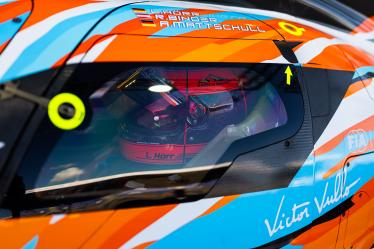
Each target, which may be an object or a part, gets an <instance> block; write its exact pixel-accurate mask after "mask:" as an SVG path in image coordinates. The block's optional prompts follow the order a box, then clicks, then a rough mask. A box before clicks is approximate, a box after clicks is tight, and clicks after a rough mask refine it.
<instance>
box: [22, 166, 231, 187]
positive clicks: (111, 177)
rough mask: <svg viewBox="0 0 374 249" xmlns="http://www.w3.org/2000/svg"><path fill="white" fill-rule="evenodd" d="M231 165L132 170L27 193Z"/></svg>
mask: <svg viewBox="0 0 374 249" xmlns="http://www.w3.org/2000/svg"><path fill="white" fill-rule="evenodd" d="M229 165H230V163H223V164H215V165H210V166H203V167H190V168H184V169H174V170H154V171H138V172H131V173H123V174H118V175H111V176H104V177H98V178H93V179H88V180H82V181H76V182H70V183H64V184H58V185H54V186H48V187H41V188H35V189H29V190H26V194H30V193H37V192H43V191H48V190H56V189H61V188H69V187H75V186H81V185H85V184H90V183H96V182H101V181H107V180H113V179H118V178H122V177H128V176H139V175H141V176H146V175H161V174H180V173H189V172H197V171H206V170H212V169H218V168H224V167H228V166H229Z"/></svg>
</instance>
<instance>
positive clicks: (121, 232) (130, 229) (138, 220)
mask: <svg viewBox="0 0 374 249" xmlns="http://www.w3.org/2000/svg"><path fill="white" fill-rule="evenodd" d="M176 206H177V205H166V206H157V207H151V208H145V209H144V210H145V211H144V212H142V213H140V214H137V215H136V216H134V217H133V218H131V219H130V220H129V219H128V211H127V210H123V211H122V210H121V211H117V212H118V215H116V219H121V216H122V217H123V218H122V219H125V220H127V222H125V223H124V224H123V225H122V226H121V227H120V228H119V229H118V230H117V231H115V232H113V234H112V235H111V236H109V238H108V239H107V240H106V241H105V242H104V243H103V244H102V246H101V248H106V249H109V248H118V247H120V246H121V245H123V244H124V243H126V242H127V241H129V240H130V239H131V238H132V237H134V236H135V235H136V234H138V233H139V232H141V231H142V230H143V229H145V228H146V227H148V226H149V225H151V224H152V223H154V222H155V221H156V220H158V219H160V218H161V217H162V216H164V215H165V214H167V213H168V212H170V211H171V210H172V209H174V208H175V207H176ZM135 210H136V209H135Z"/></svg>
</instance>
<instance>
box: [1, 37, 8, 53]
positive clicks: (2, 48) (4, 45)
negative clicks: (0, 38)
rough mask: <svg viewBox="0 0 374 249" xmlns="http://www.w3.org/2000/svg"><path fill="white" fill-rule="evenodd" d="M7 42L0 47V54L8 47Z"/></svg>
mask: <svg viewBox="0 0 374 249" xmlns="http://www.w3.org/2000/svg"><path fill="white" fill-rule="evenodd" d="M8 43H9V40H8V41H6V42H4V43H3V44H1V45H0V53H1V52H3V50H4V48H5V47H6V46H7V45H8Z"/></svg>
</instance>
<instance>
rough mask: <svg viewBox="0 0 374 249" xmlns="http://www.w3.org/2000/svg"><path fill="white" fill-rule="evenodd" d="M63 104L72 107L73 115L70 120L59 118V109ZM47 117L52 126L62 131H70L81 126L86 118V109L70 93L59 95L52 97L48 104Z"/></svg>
mask: <svg viewBox="0 0 374 249" xmlns="http://www.w3.org/2000/svg"><path fill="white" fill-rule="evenodd" d="M63 104H70V105H72V106H73V107H74V109H75V113H74V116H73V117H72V118H69V119H65V118H63V117H61V115H60V113H59V108H60V106H61V105H63ZM48 116H49V119H50V120H51V122H52V124H54V125H55V126H56V127H57V128H60V129H62V130H72V129H75V128H77V127H78V126H79V125H81V124H82V122H83V120H84V117H85V116H86V108H85V107H84V104H83V101H82V100H81V99H80V98H79V97H78V96H76V95H74V94H71V93H60V94H58V95H56V96H54V97H53V98H52V99H51V100H50V101H49V104H48Z"/></svg>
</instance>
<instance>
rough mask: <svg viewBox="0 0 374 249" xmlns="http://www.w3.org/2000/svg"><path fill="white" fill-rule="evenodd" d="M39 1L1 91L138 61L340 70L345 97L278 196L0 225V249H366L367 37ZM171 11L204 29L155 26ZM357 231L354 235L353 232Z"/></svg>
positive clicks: (372, 192)
mask: <svg viewBox="0 0 374 249" xmlns="http://www.w3.org/2000/svg"><path fill="white" fill-rule="evenodd" d="M46 2H47V1H44V0H35V1H34V10H33V12H32V13H31V15H30V17H29V18H28V19H27V21H26V22H25V23H24V24H23V26H22V28H21V30H20V31H19V32H18V33H17V34H16V35H15V36H14V38H13V40H12V41H11V42H10V43H9V44H8V45H7V46H6V47H5V45H0V51H1V46H3V49H4V48H5V49H4V51H3V53H2V54H1V55H0V83H5V82H7V81H9V80H15V79H18V78H20V77H27V76H28V75H31V74H35V73H38V72H41V71H45V70H48V69H51V68H54V69H57V68H60V67H63V66H65V65H75V64H84V63H94V62H144V61H146V62H225V63H232V62H235V63H247V62H258V63H279V64H289V65H292V64H293V65H295V66H300V67H301V69H303V68H317V69H323V70H324V69H326V70H338V71H346V72H348V73H351V74H352V80H351V81H350V82H342V84H347V85H348V86H349V87H348V89H347V91H346V93H345V95H344V97H343V98H342V99H340V100H339V103H338V104H337V106H338V107H337V108H336V110H334V113H332V114H331V115H332V118H331V119H330V120H329V122H328V124H327V125H326V127H324V129H323V132H322V134H321V135H320V136H319V137H318V139H316V141H315V144H314V148H313V150H312V151H310V154H309V156H308V157H307V158H306V160H305V161H303V162H300V165H298V166H297V167H299V169H298V171H297V173H296V175H295V176H294V177H293V178H292V180H291V182H290V184H289V185H288V186H287V187H285V188H277V189H270V190H265V191H259V192H253V193H244V194H237V195H228V196H218V197H210V198H205V199H201V200H197V201H194V202H187V203H180V204H168V205H159V206H149V207H140V208H126V209H120V210H113V211H100V212H83V213H78V214H66V215H60V214H59V215H51V216H46V217H29V218H19V219H4V220H0V247H1V248H256V247H261V246H265V247H266V246H267V247H268V248H272V247H273V248H287V249H288V248H335V246H337V247H336V248H338V247H341V248H343V247H345V248H346V247H347V246H350V245H357V248H363V249H367V248H368V246H371V245H369V244H370V243H371V240H370V239H372V238H373V227H374V216H373V215H372V214H370V210H372V208H373V207H374V203H373V196H374V188H373V186H374V185H373V184H374V180H373V177H374V165H373V163H372V162H373V161H374V108H371V107H372V106H374V90H373V89H374V83H373V73H374V69H373V65H374V57H373V53H372V51H374V49H373V48H374V44H373V43H372V42H370V41H369V39H367V37H366V36H365V37H364V38H363V36H362V33H361V32H362V31H363V30H365V31H366V32H368V33H370V32H372V31H368V30H367V29H363V28H360V29H358V31H359V32H357V30H356V32H353V33H350V34H346V33H343V32H340V31H336V30H333V29H331V28H329V27H323V25H320V24H313V23H312V22H310V21H308V20H300V19H299V18H294V17H290V16H287V15H285V14H282V13H277V12H275V11H262V10H254V9H249V10H246V9H242V8H235V7H227V8H223V7H217V6H213V5H202V4H201V5H200V4H196V5H194V4H193V3H178V2H176V3H175V2H167V1H164V2H158V1H151V2H148V3H132V1H70V0H68V1H63V3H62V2H60V1H53V2H48V4H46ZM24 4H25V5H27V4H26V3H24ZM28 4H29V3H28ZM190 5H193V6H194V7H191V6H190ZM2 6H6V5H2ZM2 6H0V11H1V8H2ZM28 6H29V5H28ZM204 6H205V7H204ZM26 9H27V8H26ZM25 13H27V12H25ZM160 13H162V14H160ZM182 13H185V14H184V15H186V16H188V17H192V16H195V17H197V16H198V17H199V18H201V17H204V18H208V19H209V18H211V20H210V21H209V20H208V21H207V23H209V22H212V23H211V24H210V25H211V26H210V27H213V29H210V28H208V29H206V28H200V27H196V26H195V27H189V28H187V26H183V24H178V25H182V26H183V27H182V28H180V27H179V26H178V27H172V28H171V27H170V23H168V24H167V25H169V26H168V27H166V26H165V27H161V25H166V24H165V23H163V24H162V23H161V22H162V21H163V20H164V19H166V18H170V17H169V16H179V14H181V15H182ZM19 14H20V13H18V12H17V14H16V13H14V15H19ZM12 17H13V16H12ZM0 18H1V17H0ZM157 18H158V19H157ZM173 18H177V17H173ZM22 19H23V17H22ZM0 21H1V20H0ZM248 22H250V24H251V25H252V26H251V27H252V28H253V30H251V28H250V27H248V26H246V25H247V24H248ZM215 24H219V25H218V26H214V25H215ZM1 25H2V24H1V23H0V30H1V27H2V26H1ZM184 25H187V24H186V23H184ZM223 25H227V26H223ZM243 25H244V26H243ZM363 25H364V24H363ZM233 26H235V27H236V26H239V28H234V29H235V30H233ZM365 27H367V25H365ZM225 28H226V29H227V30H225ZM236 29H238V30H236ZM239 29H241V30H239ZM62 30H64V32H62ZM243 30H244V31H243ZM9 34H10V33H9ZM368 36H369V35H368ZM9 37H11V36H9ZM0 38H1V34H0ZM7 39H8V40H9V39H10V38H7ZM274 40H276V41H279V40H283V41H286V42H289V43H292V42H297V43H298V45H296V46H294V47H292V51H293V52H294V54H295V56H296V58H297V60H298V63H291V62H289V61H288V60H287V59H286V58H285V57H284V56H283V55H282V53H281V51H279V49H278V48H277V46H276V44H275V43H273V41H274ZM0 41H1V40H0ZM0 44H1V42H0ZM175 44H177V46H176V45H175ZM156 48H157V49H156ZM258 51H261V52H258ZM368 51H369V52H368ZM257 52H258V53H257ZM370 52H371V53H370ZM31 59H32V62H30V60H31ZM333 90H334V89H332V91H333ZM310 97H312V96H310ZM314 97H316V96H314ZM317 97H318V96H317ZM348 163H349V164H348ZM348 165H349V166H348ZM360 194H361V196H360ZM350 202H353V203H354V204H355V205H353V207H348V208H347V209H346V210H345V213H344V216H343V214H342V212H340V211H341V208H342V206H344V205H347V203H350ZM363 220H364V221H365V222H363ZM364 223H365V224H364ZM363 224H364V225H363ZM361 226H365V228H364V229H362V230H360V231H357V230H356V228H357V227H361ZM355 231H357V232H355ZM331 241H333V243H331ZM335 242H336V245H335V244H334V243H335ZM327 246H329V247H327Z"/></svg>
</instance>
